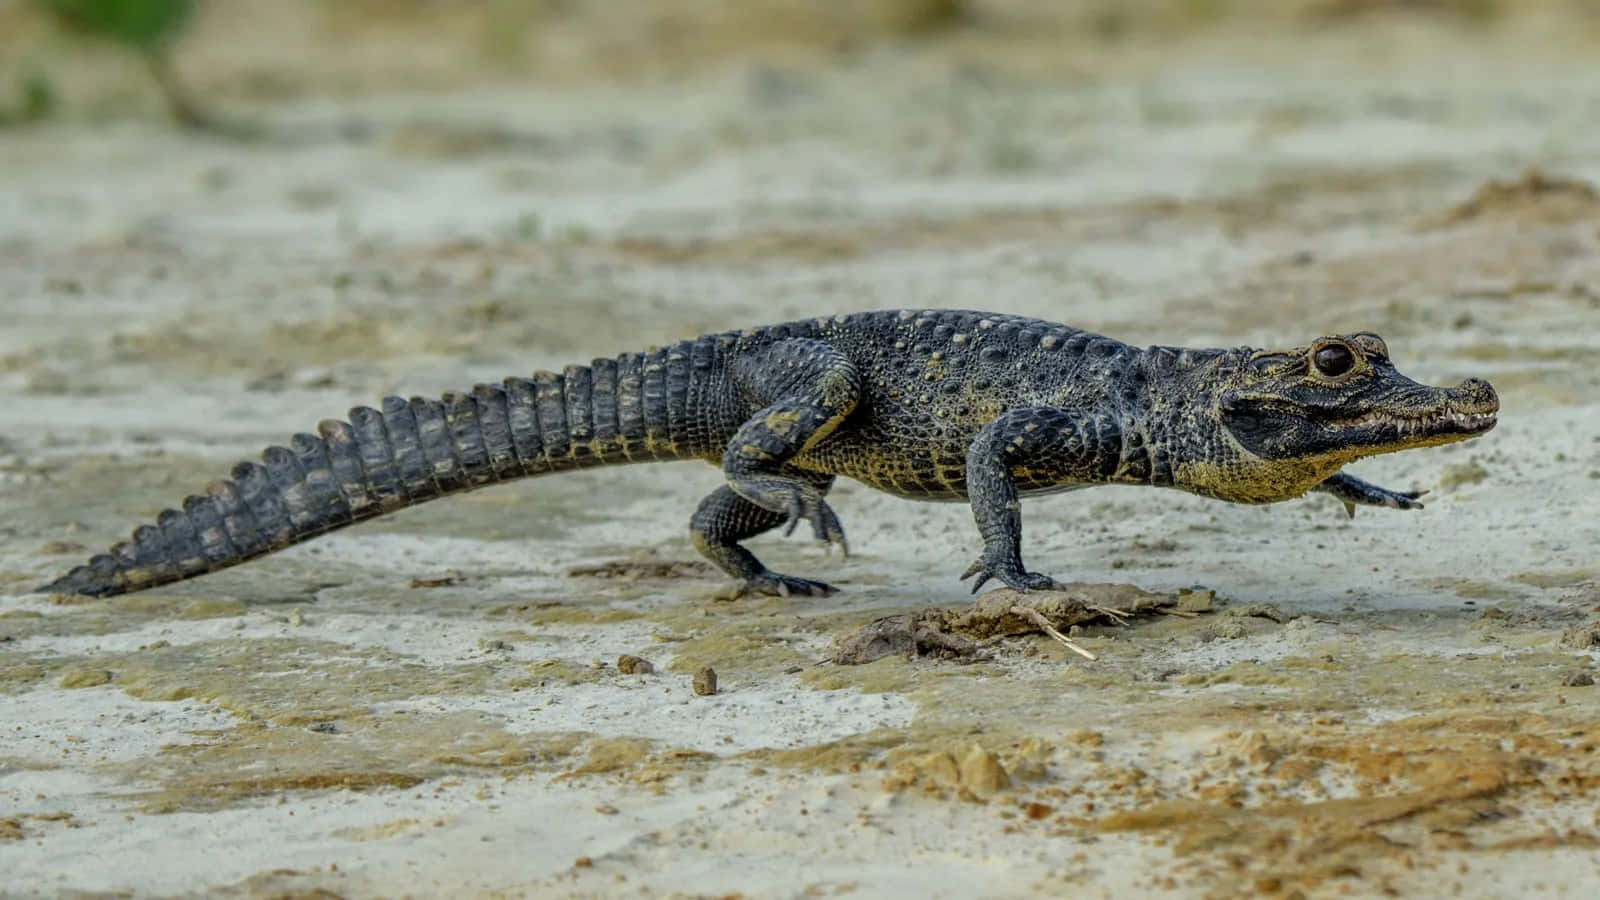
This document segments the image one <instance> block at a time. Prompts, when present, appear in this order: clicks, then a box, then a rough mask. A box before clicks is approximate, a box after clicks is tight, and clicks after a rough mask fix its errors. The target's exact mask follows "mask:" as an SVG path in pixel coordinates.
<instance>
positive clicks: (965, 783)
mask: <svg viewBox="0 0 1600 900" xmlns="http://www.w3.org/2000/svg"><path fill="white" fill-rule="evenodd" d="M912 787H920V788H921V789H922V790H923V791H924V792H926V793H930V794H936V795H948V793H949V792H951V791H954V792H955V795H956V796H957V797H959V798H961V799H963V800H972V801H981V800H985V799H987V798H989V797H992V796H994V795H995V794H997V793H999V792H1001V791H1005V790H1009V789H1010V788H1011V776H1010V774H1009V773H1007V772H1006V767H1005V766H1004V765H1003V764H1002V763H1001V761H1000V758H999V757H997V756H995V755H994V754H993V753H991V752H989V751H988V750H986V749H984V747H983V745H981V744H972V745H970V746H968V747H967V748H966V749H965V750H963V751H961V752H960V754H959V755H957V754H956V753H954V752H952V751H950V750H934V751H932V752H930V753H926V754H923V755H921V756H918V757H916V758H914V759H907V760H904V761H902V762H900V763H899V764H898V765H896V766H895V767H894V771H893V772H891V773H890V774H889V775H888V776H887V777H885V778H884V779H883V789H884V790H885V791H889V792H891V793H899V792H901V791H904V790H907V789H909V788H912Z"/></svg>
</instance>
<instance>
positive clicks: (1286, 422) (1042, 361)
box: [40, 310, 1499, 595]
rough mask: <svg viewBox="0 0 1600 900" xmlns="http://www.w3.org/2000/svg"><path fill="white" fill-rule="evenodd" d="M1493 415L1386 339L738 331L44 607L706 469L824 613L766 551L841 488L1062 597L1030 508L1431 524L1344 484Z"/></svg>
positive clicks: (275, 488) (247, 490) (755, 584)
mask: <svg viewBox="0 0 1600 900" xmlns="http://www.w3.org/2000/svg"><path fill="white" fill-rule="evenodd" d="M1498 409H1499V400H1498V399H1497V398H1496V396H1495V392H1494V389H1493V388H1492V387H1490V386H1489V384H1488V383H1487V382H1485V381H1481V380H1478V379H1468V380H1467V381H1464V382H1462V383H1461V384H1460V385H1458V386H1457V387H1455V388H1450V389H1446V388H1436V387H1429V386H1426V385H1422V384H1418V383H1416V382H1414V381H1412V380H1410V379H1408V378H1406V377H1405V376H1403V375H1401V374H1400V373H1399V372H1397V371H1396V370H1395V368H1394V365H1393V364H1392V363H1391V362H1390V360H1389V357H1388V348H1387V347H1386V346H1385V345H1384V343H1383V341H1382V339H1381V338H1379V337H1377V336H1376V335H1373V334H1367V333H1361V334H1353V335H1342V336H1332V337H1324V338H1319V339H1318V340H1316V341H1314V342H1312V343H1311V344H1310V345H1308V346H1305V347H1296V348H1292V349H1286V350H1255V349H1251V348H1248V347H1241V348H1237V349H1229V350H1184V349H1178V348H1172V347H1148V348H1137V347H1131V346H1128V345H1126V344H1123V343H1120V342H1118V341H1114V340H1112V339H1110V338H1106V337H1102V336H1100V335H1097V334H1091V333H1089V332H1086V331H1080V330H1078V329H1075V328H1070V327H1068V326H1065V325H1058V324H1055V323H1052V322H1043V321H1039V320H1035V319H1025V318H1019V317H1016V316H1006V315H999V314H991V313H981V312H968V311H961V310H921V311H918V310H887V311H880V312H867V313H856V314H852V315H847V316H835V317H832V318H821V319H808V320H804V321H799V322H789V323H786V324H782V325H772V326H766V327H761V328H752V329H749V330H747V331H742V332H725V333H722V334H715V335H707V336H705V337H701V338H698V339H695V340H692V341H684V342H682V343H678V344H674V345H672V346H670V347H667V348H665V349H653V350H650V351H647V352H645V353H642V354H640V353H630V354H624V355H622V356H619V357H617V358H615V359H598V360H595V361H594V362H593V363H592V364H590V365H588V366H568V367H567V368H566V369H565V371H563V372H562V373H561V374H554V373H550V372H540V373H537V374H535V375H534V376H533V378H531V379H526V378H509V379H506V381H505V382H504V384H503V385H501V386H493V385H478V386H477V387H475V388H473V389H472V391H471V392H470V393H468V394H458V393H449V394H446V395H444V397H443V398H442V399H441V400H424V399H422V398H415V397H414V398H412V399H411V400H409V401H407V400H402V399H400V398H398V397H389V398H387V399H385V400H384V401H383V408H382V410H381V411H380V410H374V409H370V408H366V407H357V408H355V409H353V410H351V411H350V419H349V421H348V422H341V421H335V420H327V421H324V422H322V424H321V425H320V426H318V434H317V435H310V434H297V435H295V436H294V438H293V439H292V440H291V441H290V442H289V446H288V447H270V448H268V449H267V450H266V451H265V452H264V453H263V454H262V461H261V462H260V463H255V462H242V463H239V464H238V465H236V466H235V467H234V469H233V477H232V479H231V480H220V481H215V482H213V483H212V484H211V485H210V486H209V487H208V489H207V492H206V493H205V494H201V495H197V496H191V497H189V498H188V499H186V500H185V501H184V502H183V508H182V510H171V509H169V510H166V511H164V512H162V513H161V514H160V515H159V516H158V517H157V520H156V523H155V524H154V525H145V526H141V527H140V528H138V529H136V530H135V531H134V533H133V539H132V540H131V541H128V542H124V543H121V544H118V545H116V546H115V547H112V548H111V550H110V551H109V552H108V553H104V554H100V555H98V556H95V557H94V558H93V559H91V560H90V561H89V562H88V563H87V564H86V565H83V566H79V567H78V568H76V569H73V570H72V571H71V572H69V573H67V574H66V575H65V576H63V577H62V578H60V579H59V580H57V581H55V582H53V583H51V584H48V585H45V586H44V587H42V588H40V590H42V591H52V592H63V593H78V594H90V595H107V594H118V593H124V592H127V591H136V590H142V589H144V588H148V587H152V586H154V585H158V584H164V583H167V582H171V581H177V580H179V579H183V578H190V577H193V576H196V575H203V574H205V573H207V572H213V571H216V570H217V569H221V568H225V567H227V566H232V565H235V564H237V563H240V562H244V561H245V560H248V559H252V558H254V557H257V556H261V555H262V554H265V553H270V552H272V551H274V550H279V549H282V548H283V547H287V546H289V545H290V544H294V543H298V542H300V541H304V540H307V539H309V538H312V537H315V536H316V535H319V534H322V533H323V532H326V531H331V530H333V529H335V528H341V527H343V526H345V525H349V524H351V523H353V522H358V521H360V520H362V519H368V518H371V517H373V516H377V515H380V514H382V513H385V512H388V511H390V510H394V509H398V508H401V507H404V506H410V505H412V504H414V503H420V502H423V501H425V500H431V499H433V498H434V497H440V496H444V495H445V494H450V493H455V492H458V491H464V490H471V489H473V488H477V487H481V486H483V485H486V484H492V483H495V482H499V481H507V480H510V479H514V478H521V477H524V476H529V475H542V474H545V473H548V472H556V471H563V470H567V469H581V468H588V467H591V466H600V465H613V464H619V463H627V462H648V461H663V460H684V459H703V460H705V461H707V462H710V463H713V464H716V465H720V466H721V468H722V470H723V472H724V473H725V475H726V476H727V482H728V483H727V484H726V485H725V486H723V487H721V488H718V489H717V490H716V491H714V492H713V493H712V494H711V495H710V496H708V497H706V499H705V500H704V501H702V502H701V504H700V507H699V509H698V510H697V511H696V512H695V514H694V516H693V518H692V519H691V520H690V532H691V535H692V536H693V539H694V543H695V546H696V547H697V548H698V549H699V550H700V552H701V553H703V554H704V555H705V556H706V557H707V558H708V559H710V560H711V561H712V562H714V563H716V564H717V565H718V566H720V567H721V568H722V569H723V570H724V571H726V572H727V573H728V574H730V575H732V576H734V577H736V578H739V579H742V580H743V581H744V583H745V586H746V587H747V588H749V589H751V590H756V591H761V592H767V593H776V594H783V595H788V594H794V593H799V594H823V593H829V592H831V591H832V590H833V588H832V587H830V586H829V585H827V584H824V583H822V582H819V581H812V580H809V579H805V578H797V577H794V576H791V575H782V574H779V573H776V572H773V571H771V570H769V569H768V568H767V567H766V566H764V565H762V564H761V562H760V561H759V560H758V559H756V557H755V556H754V555H753V554H751V553H750V551H749V550H747V549H745V548H744V546H743V545H742V542H743V541H744V540H745V539H747V538H750V537H753V536H755V535H758V534H761V533H762V532H765V531H768V530H771V529H773V528H776V527H778V526H779V525H787V528H788V531H793V530H794V528H795V526H796V525H797V524H799V523H801V522H805V523H809V525H810V527H811V529H812V532H813V533H814V534H815V536H816V537H817V538H818V539H819V540H822V541H826V542H829V543H837V544H840V545H841V547H842V546H843V545H844V529H843V528H842V527H840V525H839V519H838V517H837V516H836V515H835V514H834V512H833V510H832V508H830V507H829V506H828V503H827V501H826V500H825V499H824V497H825V496H826V494H827V492H828V489H829V488H830V487H831V486H832V485H833V482H834V479H835V478H836V477H837V476H841V475H842V476H845V477H847V478H853V479H856V480H857V481H860V482H863V483H865V484H867V485H870V486H872V487H874V488H877V489H879V490H882V491H886V492H888V493H891V494H895V495H897V496H901V497H909V498H913V499H919V500H966V501H970V503H971V504H972V510H973V515H974V517H975V518H976V520H977V524H978V530H979V532H980V534H981V535H982V537H983V554H982V556H981V557H980V558H979V560H978V561H977V562H976V563H974V564H973V565H972V567H971V568H970V569H968V571H967V575H966V576H963V577H969V576H972V575H977V576H978V578H977V580H976V582H975V583H974V586H973V590H974V591H976V590H977V589H978V587H980V586H982V585H983V584H984V583H985V582H987V581H988V580H990V579H995V580H997V581H999V582H1002V583H1004V584H1006V585H1008V586H1010V587H1012V588H1016V589H1019V590H1028V589H1035V588H1048V587H1050V586H1052V585H1053V583H1054V582H1052V581H1051V579H1050V578H1049V577H1048V576H1045V575H1041V574H1038V573H1034V572H1029V571H1028V570H1027V569H1025V568H1024V567H1023V564H1022V553H1021V541H1022V518H1021V512H1020V504H1019V502H1018V501H1019V498H1020V497H1022V496H1026V495H1029V494H1038V493H1048V492H1051V491H1059V490H1070V489H1073V488H1078V487H1085V486H1088V485H1094V484H1145V485H1154V486H1157V487H1171V488H1178V489H1181V490H1186V491H1190V492H1192V493H1196V494H1203V495H1205V496H1209V497H1215V498H1217V499H1221V500H1228V501H1232V502H1237V503H1271V502H1275V501H1279V500H1287V499H1289V498H1292V497H1298V496H1300V495H1302V494H1304V493H1306V492H1307V491H1313V490H1318V491H1323V492H1325V493H1329V494H1332V495H1333V496H1335V497H1337V498H1338V499H1339V500H1340V501H1342V502H1343V503H1344V504H1345V506H1346V509H1348V510H1349V511H1350V512H1351V514H1354V510H1355V505H1356V504H1365V505H1370V506H1387V507H1391V508H1396V509H1415V508H1418V507H1420V506H1421V504H1420V503H1418V502H1417V497H1418V496H1419V493H1418V492H1398V491H1390V490H1386V489H1384V488H1380V487H1377V486H1376V485H1371V484H1368V483H1366V482H1364V481H1361V480H1360V479H1357V478H1354V477H1352V476H1350V475H1346V474H1343V473H1342V472H1340V471H1339V469H1340V468H1341V467H1342V466H1344V465H1345V464H1347V463H1349V462H1350V461H1352V460H1355V459H1358V458H1360V457H1363V456H1370V455H1373V454H1377V453H1389V452H1392V451H1395V450H1405V449H1408V448H1412V447H1425V446H1430V445H1434V444H1443V443H1448V442H1450V441H1458V440H1463V439H1466V438H1470V437H1474V436H1476V435H1479V434H1482V433H1483V432H1485V431H1487V430H1489V429H1490V428H1492V427H1493V426H1494V423H1495V414H1496V412H1497V411H1498Z"/></svg>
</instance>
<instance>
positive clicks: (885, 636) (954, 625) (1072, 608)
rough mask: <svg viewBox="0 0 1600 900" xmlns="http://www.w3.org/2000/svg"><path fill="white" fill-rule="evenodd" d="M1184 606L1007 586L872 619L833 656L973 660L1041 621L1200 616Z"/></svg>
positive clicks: (1110, 591) (1130, 594) (1145, 594)
mask: <svg viewBox="0 0 1600 900" xmlns="http://www.w3.org/2000/svg"><path fill="white" fill-rule="evenodd" d="M1206 596H1207V598H1208V600H1209V594H1207V595H1206ZM1185 604H1187V605H1188V606H1194V605H1195V604H1194V603H1193V602H1191V600H1190V599H1189V598H1187V597H1182V596H1180V595H1177V594H1156V593H1152V592H1150V591H1144V590H1140V589H1139V588H1136V587H1133V586H1131V585H1125V584H1079V585H1067V586H1064V588H1063V590H1060V591H1049V592H1035V593H1027V594H1023V593H1019V592H1017V591H1013V590H1009V589H1001V590H996V591H990V592H989V593H987V594H984V595H983V596H981V597H979V598H978V600H977V601H976V602H975V603H973V604H972V605H971V606H965V607H961V608H959V609H925V610H920V611H917V612H912V613H901V614H898V615H892V616H884V617H883V618H881V619H877V620H875V621H872V622H869V623H867V624H866V625H863V626H862V627H860V628H858V629H856V630H855V631H853V632H851V633H849V634H847V635H845V636H844V637H841V638H840V639H839V641H838V649H837V650H835V651H834V654H833V656H832V661H833V662H834V663H837V664H839V665H844V666H854V665H861V664H863V663H869V662H873V661H875V660H879V659H883V658H884V657H886V656H893V655H903V656H907V657H918V656H933V657H936V658H939V659H949V660H957V661H962V662H973V661H978V660H983V659H987V658H988V655H987V653H986V652H985V646H986V645H987V644H988V643H989V642H992V641H996V640H1001V639H1004V638H1008V637H1017V636H1019V635H1025V634H1037V633H1040V632H1042V631H1044V627H1043V625H1042V624H1041V620H1042V621H1043V622H1048V623H1049V624H1050V626H1051V627H1053V628H1055V629H1056V630H1057V631H1066V630H1067V629H1069V628H1071V627H1073V626H1075V625H1090V624H1102V623H1118V624H1122V623H1125V622H1126V621H1127V620H1129V619H1131V618H1133V617H1136V616H1140V615H1152V614H1165V615H1185V616H1192V615H1197V614H1198V612H1199V610H1191V609H1185V608H1181V607H1182V606H1183V605H1185ZM1206 606H1207V607H1208V608H1209V603H1207V604H1206Z"/></svg>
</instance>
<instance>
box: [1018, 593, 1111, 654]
mask: <svg viewBox="0 0 1600 900" xmlns="http://www.w3.org/2000/svg"><path fill="white" fill-rule="evenodd" d="M1011 613H1012V615H1017V616H1021V617H1023V618H1024V619H1027V620H1028V621H1030V622H1032V623H1033V624H1035V625H1037V626H1039V630H1040V631H1043V632H1044V633H1045V634H1048V635H1050V636H1051V637H1052V638H1054V639H1055V640H1056V643H1058V644H1060V645H1061V646H1063V647H1065V648H1067V649H1068V650H1071V651H1072V652H1073V653H1076V654H1078V655H1079V656H1081V657H1083V658H1084V659H1089V660H1093V659H1097V658H1098V657H1096V656H1095V655H1094V654H1093V653H1090V652H1089V651H1087V650H1085V649H1083V648H1082V647H1080V646H1079V645H1078V644H1077V643H1076V642H1074V641H1073V640H1072V638H1069V637H1067V636H1066V635H1064V634H1062V633H1061V632H1060V631H1059V630H1057V629H1056V627H1055V626H1054V625H1051V624H1050V620H1049V619H1046V618H1045V617H1044V613H1041V612H1039V611H1038V610H1037V609H1029V608H1028V607H1026V606H1013V607H1011Z"/></svg>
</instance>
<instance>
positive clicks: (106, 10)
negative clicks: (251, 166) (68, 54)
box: [33, 0, 230, 132]
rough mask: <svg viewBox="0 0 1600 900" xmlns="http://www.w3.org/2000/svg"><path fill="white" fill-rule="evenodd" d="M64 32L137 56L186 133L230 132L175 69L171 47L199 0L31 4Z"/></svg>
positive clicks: (36, 0) (43, 0) (82, 0)
mask: <svg viewBox="0 0 1600 900" xmlns="http://www.w3.org/2000/svg"><path fill="white" fill-rule="evenodd" d="M33 2H34V4H35V5H37V6H38V7H40V8H41V9H43V10H44V11H45V12H47V13H49V14H50V16H51V17H53V18H54V19H55V20H56V21H57V22H58V23H59V24H60V25H61V27H62V28H64V29H65V30H67V31H68V32H71V33H73V34H77V35H81V36H83V37H86V38H93V39H96V40H103V41H110V42H111V43H114V44H118V45H121V46H123V47H126V48H127V49H129V50H131V51H133V52H134V53H137V54H138V55H139V56H140V58H142V59H143V60H144V63H145V67H146V68H147V69H149V71H150V75H151V77H152V78H154V79H155V82H156V86H157V87H158V88H160V90H161V94H162V96H163V97H164V98H166V102H167V109H168V110H170V111H171V113H172V117H173V118H174V119H176V120H177V121H178V123H179V124H181V125H183V126H184V127H186V128H195V129H201V130H207V131H219V132H227V131H230V129H228V128H225V127H223V126H222V125H221V124H220V123H219V122H218V121H217V120H216V119H215V118H213V117H212V116H210V115H208V114H207V113H206V112H205V111H204V110H203V109H202V107H201V105H200V104H199V102H198V101H196V100H195V98H194V96H193V95H192V94H191V93H190V92H189V91H188V90H187V89H186V88H185V87H184V85H183V82H182V81H181V80H180V79H179V78H178V74H177V71H176V70H175V69H174V68H173V65H172V46H173V44H174V43H176V41H177V40H178V38H179V37H180V36H182V34H183V31H184V29H185V28H187V27H188V25H189V23H190V21H191V20H192V19H193V18H194V13H195V10H196V9H197V8H198V6H199V0H33Z"/></svg>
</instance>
